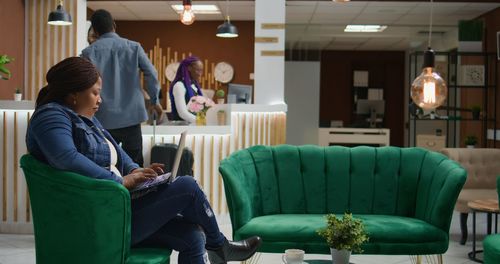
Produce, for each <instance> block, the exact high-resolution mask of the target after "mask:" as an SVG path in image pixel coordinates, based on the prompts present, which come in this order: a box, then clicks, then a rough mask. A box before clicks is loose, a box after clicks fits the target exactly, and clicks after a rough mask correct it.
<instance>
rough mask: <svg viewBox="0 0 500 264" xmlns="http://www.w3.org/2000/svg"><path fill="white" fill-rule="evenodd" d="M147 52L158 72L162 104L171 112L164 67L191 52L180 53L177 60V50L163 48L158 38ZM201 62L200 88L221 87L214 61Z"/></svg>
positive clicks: (168, 87) (211, 88) (215, 88)
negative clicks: (215, 73)
mask: <svg viewBox="0 0 500 264" xmlns="http://www.w3.org/2000/svg"><path fill="white" fill-rule="evenodd" d="M164 50H166V51H164ZM147 54H148V55H149V59H150V60H151V62H152V63H153V65H154V67H155V69H156V71H157V72H158V81H159V83H160V89H161V91H162V94H163V102H162V105H163V107H164V108H165V109H166V110H167V112H171V111H172V104H171V103H170V97H169V95H168V94H169V89H170V81H169V80H168V79H167V78H166V75H165V68H166V67H167V66H168V65H169V64H170V63H173V62H180V61H181V60H183V59H185V58H187V57H188V56H192V53H191V52H189V53H188V54H186V53H182V54H181V56H180V60H179V59H178V54H179V52H178V51H174V50H172V48H171V47H166V48H165V49H164V48H162V47H161V43H160V39H159V38H156V40H155V45H154V47H153V48H152V49H151V50H149V52H148V53H147ZM202 63H203V68H204V70H203V75H202V76H201V78H200V79H201V81H200V86H201V88H203V89H209V90H217V89H219V88H221V87H222V84H221V83H220V82H218V81H216V80H215V78H214V68H215V63H213V62H210V61H208V60H206V59H205V60H203V61H202ZM143 87H144V85H143ZM212 99H213V98H212Z"/></svg>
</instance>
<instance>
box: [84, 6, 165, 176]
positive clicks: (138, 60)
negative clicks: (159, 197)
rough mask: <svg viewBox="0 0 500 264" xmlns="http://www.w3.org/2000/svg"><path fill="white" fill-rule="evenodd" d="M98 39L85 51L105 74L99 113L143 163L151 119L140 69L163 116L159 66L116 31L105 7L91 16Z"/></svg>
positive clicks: (114, 136)
mask: <svg viewBox="0 0 500 264" xmlns="http://www.w3.org/2000/svg"><path fill="white" fill-rule="evenodd" d="M91 22H92V28H93V30H94V33H95V35H96V36H97V38H98V39H97V40H96V41H95V42H94V43H92V45H90V46H89V47H87V48H85V49H84V50H83V51H82V56H83V57H85V58H88V59H89V60H90V61H92V63H93V64H94V65H95V66H96V67H97V69H99V71H100V73H101V78H102V92H101V98H102V103H101V105H100V107H99V108H100V109H99V111H97V113H96V117H97V119H99V121H100V122H101V123H102V125H103V126H104V128H105V129H107V130H108V131H109V132H110V133H111V135H112V136H113V138H114V139H115V140H116V142H117V143H118V144H120V143H121V144H122V147H123V149H124V150H125V152H127V154H128V155H129V156H130V157H131V158H132V159H133V161H134V162H135V163H137V164H139V166H141V167H142V166H143V163H144V159H143V156H142V131H141V123H142V122H143V121H145V120H147V117H148V115H147V111H146V106H145V103H144V96H143V94H142V90H141V84H140V75H139V70H141V71H142V72H143V73H144V81H145V86H146V89H147V91H148V94H149V97H150V100H151V108H152V109H150V110H151V111H155V113H156V116H158V117H160V118H161V117H162V113H163V109H162V107H161V105H160V104H159V102H158V93H159V84H158V77H157V73H156V70H155V68H154V66H153V64H151V61H150V60H149V59H148V57H147V56H146V53H145V52H144V49H143V48H142V47H141V45H140V44H139V43H137V42H134V41H131V40H128V39H125V38H121V37H120V36H118V34H116V33H115V27H116V25H115V23H114V21H113V17H112V16H111V14H110V13H109V12H108V11H106V10H103V9H99V10H97V11H95V13H94V14H93V15H92V17H91Z"/></svg>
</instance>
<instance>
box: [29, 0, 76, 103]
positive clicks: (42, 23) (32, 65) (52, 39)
mask: <svg viewBox="0 0 500 264" xmlns="http://www.w3.org/2000/svg"><path fill="white" fill-rule="evenodd" d="M56 6H57V2H56V1H52V0H51V1H45V0H44V1H42V0H26V10H27V16H28V17H27V21H28V25H27V26H28V29H27V32H28V36H27V40H28V41H27V42H28V47H27V55H28V58H27V61H28V64H27V84H26V87H25V94H26V98H27V99H28V100H34V99H35V98H36V96H37V94H38V91H39V90H40V89H41V88H42V87H43V86H45V83H46V81H45V75H46V73H47V71H48V69H49V68H50V67H52V66H53V65H54V64H56V63H58V62H59V61H61V60H63V59H65V58H67V57H70V56H77V55H78V54H77V24H78V12H77V7H78V5H77V1H74V0H71V1H68V0H67V1H64V8H65V10H66V11H67V12H69V13H70V15H71V17H72V19H73V25H71V26H53V25H49V24H47V17H48V15H49V13H50V12H51V11H53V10H55V9H56Z"/></svg>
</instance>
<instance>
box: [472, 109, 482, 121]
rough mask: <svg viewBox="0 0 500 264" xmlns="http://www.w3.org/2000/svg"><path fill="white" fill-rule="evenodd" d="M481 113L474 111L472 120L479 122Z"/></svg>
mask: <svg viewBox="0 0 500 264" xmlns="http://www.w3.org/2000/svg"><path fill="white" fill-rule="evenodd" d="M480 113H481V112H480V111H472V119H474V120H479V114H480Z"/></svg>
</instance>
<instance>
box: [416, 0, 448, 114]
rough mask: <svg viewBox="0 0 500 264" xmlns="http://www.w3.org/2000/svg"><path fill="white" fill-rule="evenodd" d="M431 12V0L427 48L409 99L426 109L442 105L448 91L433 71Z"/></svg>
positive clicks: (441, 79)
mask: <svg viewBox="0 0 500 264" xmlns="http://www.w3.org/2000/svg"><path fill="white" fill-rule="evenodd" d="M432 12H433V2H432V0H431V15H430V23H429V42H428V48H427V50H426V51H425V52H424V64H423V65H422V74H420V76H418V77H417V78H415V80H414V81H413V83H412V84H411V99H412V100H413V102H415V104H416V105H417V106H419V107H420V108H423V109H426V110H434V109H436V108H437V107H439V106H440V105H442V104H443V103H444V101H445V100H446V96H447V93H448V90H447V87H446V82H445V81H444V80H443V78H441V76H439V74H437V73H436V72H435V71H434V51H433V50H432V49H431V36H432Z"/></svg>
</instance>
